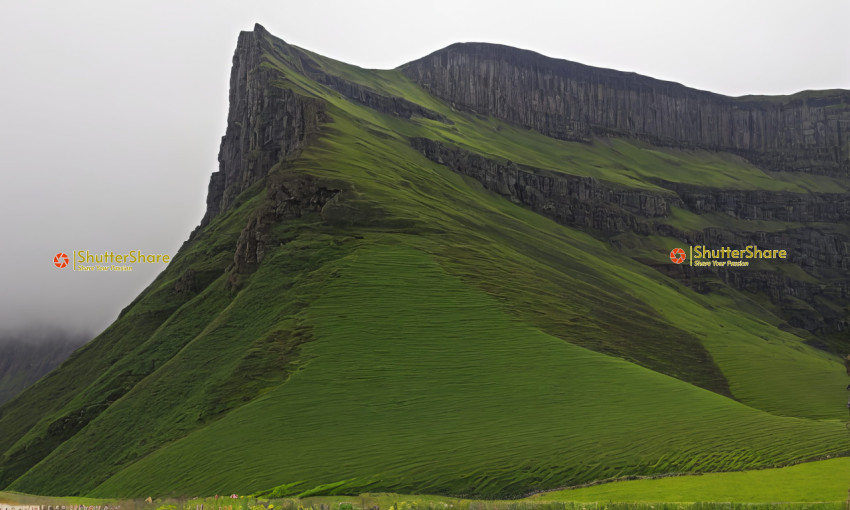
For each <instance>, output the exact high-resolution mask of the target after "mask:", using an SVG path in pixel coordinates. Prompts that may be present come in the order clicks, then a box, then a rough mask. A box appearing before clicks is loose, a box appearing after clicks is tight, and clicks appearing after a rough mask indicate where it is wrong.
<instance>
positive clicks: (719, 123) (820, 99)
mask: <svg viewBox="0 0 850 510" xmlns="http://www.w3.org/2000/svg"><path fill="white" fill-rule="evenodd" d="M400 69H401V70H402V71H403V72H404V73H405V74H406V75H407V76H409V77H410V78H411V79H413V80H414V81H416V82H417V83H419V84H420V85H421V86H422V87H423V88H425V89H426V90H428V91H429V92H431V93H432V94H434V95H436V96H437V97H440V98H441V99H443V100H445V101H447V102H449V103H450V104H451V105H452V106H453V107H455V108H460V109H463V110H469V111H474V112H478V113H482V114H489V115H493V116H495V117H498V118H500V119H503V120H506V121H508V122H512V123H515V124H519V125H522V126H525V127H528V128H531V129H535V130H537V131H540V132H541V133H543V134H546V135H549V136H552V137H555V138H560V139H565V140H588V139H590V138H591V137H593V136H594V135H618V136H630V137H635V138H640V139H644V140H647V141H649V142H652V143H655V144H660V145H666V146H676V147H700V148H707V149H714V150H725V151H730V152H735V153H737V154H740V155H741V156H744V157H746V158H747V159H749V160H750V161H752V162H754V163H756V164H758V165H761V166H763V167H765V168H768V169H770V170H777V171H802V172H810V173H819V174H841V175H846V174H848V173H850V92H847V91H824V92H817V93H811V92H809V93H800V94H795V95H793V96H775V97H763V98H762V97H742V98H731V97H726V96H722V95H718V94H713V93H709V92H704V91H700V90H695V89H691V88H688V87H685V86H683V85H680V84H678V83H672V82H667V81H661V80H656V79H653V78H648V77H646V76H641V75H638V74H634V73H624V72H619V71H613V70H609V69H600V68H595V67H590V66H585V65H582V64H577V63H573V62H568V61H565V60H558V59H552V58H548V57H545V56H543V55H540V54H537V53H534V52H531V51H525V50H519V49H516V48H510V47H507V46H500V45H494V44H480V43H471V44H454V45H452V46H449V47H447V48H445V49H442V50H439V51H437V52H435V53H432V54H431V55H428V56H427V57H424V58H422V59H420V60H416V61H414V62H411V63H409V64H406V65H404V66H402V67H401V68H400Z"/></svg>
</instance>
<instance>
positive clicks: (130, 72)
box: [0, 0, 850, 333]
mask: <svg viewBox="0 0 850 510" xmlns="http://www.w3.org/2000/svg"><path fill="white" fill-rule="evenodd" d="M848 19H850V1H848V0H809V1H806V2H783V1H762V0H758V1H749V0H736V1H718V0H712V1H682V0H675V1H646V2H641V1H638V0H624V1H599V0H595V1H587V0H583V1H580V2H572V1H562V2H556V1H550V2H541V1H531V0H524V1H522V2H499V1H493V0H485V1H475V2H472V1H470V2H464V1H462V0H455V1H435V0H427V1H421V2H400V1H397V0H396V1H385V2H368V1H358V2H353V1H340V2H318V1H317V2H306V1H303V0H302V1H298V2H288V1H280V0H278V1H269V2H265V1H264V2H260V1H239V2H237V1H232V2H225V1H203V2H200V1H199V2H181V1H170V2H156V1H153V0H145V1H139V2H130V1H118V0H111V1H102V2H92V1H74V2H69V1H66V0H57V1H52V2H39V1H33V0H26V1H24V0H20V1H17V2H16V1H11V0H4V1H3V2H2V4H0V69H2V80H0V172H2V173H1V174H0V176H2V180H0V247H2V251H1V252H0V253H2V254H1V255H0V332H2V330H4V329H5V330H9V329H20V328H23V327H27V326H30V325H34V324H35V325H40V326H42V327H49V328H57V327H58V328H66V329H69V330H73V331H90V332H92V333H97V332H99V331H101V330H102V329H103V328H104V327H106V326H107V325H108V324H109V323H110V322H112V321H113V320H114V319H115V317H116V316H117V314H118V312H119V311H120V310H121V309H122V308H123V307H124V306H126V305H127V304H128V303H129V302H130V301H131V300H132V299H133V298H134V297H135V296H136V295H137V294H138V293H139V292H140V291H141V290H142V289H143V288H144V287H145V286H146V285H147V284H148V283H149V282H150V281H151V280H152V279H153V277H154V276H155V275H156V274H157V273H158V272H159V271H161V270H162V268H163V266H161V265H154V266H151V267H148V268H145V267H143V266H139V265H137V266H136V271H134V272H132V273H111V272H110V273H103V274H86V273H79V272H77V273H75V272H72V271H68V270H61V269H57V268H55V267H54V266H53V264H52V258H53V256H54V254H56V253H57V252H60V251H64V252H67V253H68V254H69V255H70V252H71V251H72V250H75V249H88V250H91V251H97V252H102V251H104V250H111V251H115V252H126V251H129V250H133V249H138V250H142V251H144V252H147V253H166V254H174V253H176V251H177V249H178V248H179V247H180V244H181V243H182V242H183V241H184V240H185V239H186V238H187V236H188V235H189V233H190V232H191V230H192V229H193V228H194V227H195V226H196V225H197V224H198V222H199V221H200V219H201V217H202V215H203V212H204V204H205V196H206V187H207V183H208V180H209V176H210V174H211V173H212V172H213V171H214V170H215V169H216V168H217V154H218V144H219V141H220V138H221V135H222V134H223V133H224V128H225V119H226V114H227V94H228V77H229V72H230V64H231V58H232V56H233V50H234V48H235V46H236V38H237V35H238V33H239V31H240V30H250V29H251V28H252V27H253V25H254V23H255V22H259V23H261V24H262V25H263V26H265V27H266V28H267V29H268V30H269V31H270V32H271V33H272V34H274V35H276V36H278V37H280V38H282V39H284V40H286V41H287V42H289V43H292V44H296V45H298V46H301V47H304V48H307V49H310V50H313V51H316V52H318V53H321V54H324V55H327V56H329V57H333V58H336V59H339V60H343V61H346V62H349V63H353V64H357V65H360V66H362V67H371V68H392V67H396V66H398V65H401V64H403V63H405V62H407V61H410V60H413V59H416V58H418V57H421V56H424V55H426V54H428V53H430V52H432V51H434V50H437V49H439V48H442V47H444V46H447V45H448V44H451V43H453V42H460V41H486V42H495V43H502V44H507V45H512V46H517V47H521V48H527V49H531V50H534V51H537V52H540V53H543V54H545V55H549V56H552V57H558V58H564V59H568V60H574V61H578V62H582V63H585V64H589V65H594V66H601V67H611V68H615V69H620V70H624V71H635V72H638V73H641V74H646V75H650V76H653V77H656V78H661V79H666V80H673V81H677V82H680V83H683V84H685V85H688V86H692V87H697V88H701V89H706V90H711V91H714V92H719V93H723V94H728V95H743V94H785V93H793V92H796V91H799V90H803V89H813V88H814V89H825V88H850V49H848V48H850V45H848V44H847V43H846V41H845V39H846V33H847V30H846V23H847V20H848Z"/></svg>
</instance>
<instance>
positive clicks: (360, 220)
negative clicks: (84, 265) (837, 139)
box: [0, 54, 850, 496]
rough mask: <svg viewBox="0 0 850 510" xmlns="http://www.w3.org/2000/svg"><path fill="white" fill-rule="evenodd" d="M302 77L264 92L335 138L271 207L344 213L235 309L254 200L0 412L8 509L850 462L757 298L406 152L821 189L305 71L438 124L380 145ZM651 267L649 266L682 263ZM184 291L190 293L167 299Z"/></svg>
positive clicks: (0, 477) (368, 113) (391, 81)
mask: <svg viewBox="0 0 850 510" xmlns="http://www.w3.org/2000/svg"><path fill="white" fill-rule="evenodd" d="M291 58H292V57H291V55H289V56H287V55H283V54H281V55H277V56H275V57H274V58H272V59H270V60H269V61H268V62H267V63H265V64H264V65H266V66H270V67H273V68H278V69H279V70H281V71H282V72H283V74H284V75H285V79H283V80H281V82H280V84H281V86H286V87H292V88H293V89H294V90H296V91H297V92H298V93H300V94H305V95H313V96H316V97H320V98H322V99H323V100H325V101H326V102H327V104H328V108H327V110H328V113H329V115H330V117H331V118H332V121H331V122H329V123H328V124H326V125H324V126H323V127H322V134H321V137H320V139H319V140H318V141H317V142H316V143H315V144H314V145H312V146H310V147H308V148H307V149H306V150H305V151H304V153H303V154H302V155H301V157H300V159H298V160H297V161H295V162H293V163H291V164H288V165H286V166H285V167H277V168H276V169H275V170H274V171H273V175H272V177H271V179H279V178H287V176H291V175H297V174H310V175H313V176H316V177H318V178H320V179H322V180H324V182H333V183H336V184H337V185H339V186H340V187H341V188H342V189H344V191H343V192H342V193H341V194H340V195H339V197H338V198H339V199H338V200H336V201H335V202H334V203H333V204H329V206H326V208H325V209H324V210H323V211H322V213H321V214H308V215H305V216H304V217H302V218H300V219H298V220H291V221H287V222H283V223H280V224H277V225H276V226H275V227H274V229H273V230H272V232H270V234H269V236H270V237H269V242H268V243H267V250H266V258H265V259H264V260H263V262H262V263H261V264H260V265H259V267H258V268H257V271H256V272H255V273H253V274H244V275H239V279H240V280H241V287H240V288H239V289H238V290H237V289H234V288H233V287H232V286H231V285H229V284H228V282H229V281H230V280H229V278H230V277H231V276H232V275H230V274H228V273H227V272H226V269H227V267H228V265H229V264H230V263H231V261H232V260H233V252H234V249H235V245H236V240H237V238H238V237H239V233H240V231H241V230H242V228H243V227H245V225H246V224H247V223H248V221H249V219H250V218H252V217H254V216H255V215H256V213H257V211H258V210H259V208H260V207H262V206H264V204H265V203H266V201H267V198H266V192H265V188H264V186H265V185H266V183H265V182H259V183H257V185H255V186H254V187H253V188H251V189H249V190H248V191H246V192H245V193H243V195H242V196H241V197H240V199H239V200H238V201H237V204H236V205H235V206H234V207H233V208H232V209H231V210H230V211H228V212H227V213H226V214H223V215H221V216H219V217H217V218H215V219H214V220H213V222H212V223H210V225H208V226H207V227H206V228H205V229H203V230H201V231H200V232H199V233H198V234H197V235H196V236H195V237H194V238H193V239H192V240H191V241H190V242H189V243H187V244H186V245H185V246H184V248H183V249H181V252H180V253H179V254H178V256H177V257H175V259H174V262H173V263H172V264H170V265H169V267H168V268H167V269H166V270H165V271H164V272H163V273H162V274H161V275H160V276H159V277H158V278H157V280H156V281H154V282H153V283H152V285H151V287H149V288H148V289H147V290H146V291H145V292H144V293H143V294H142V295H141V296H140V297H139V298H138V299H137V300H136V301H135V302H134V303H133V304H132V305H131V306H130V307H128V309H127V310H126V312H125V313H124V314H123V315H122V317H121V318H120V319H119V320H118V321H117V322H116V323H115V324H114V325H113V326H111V327H110V329H108V330H107V331H106V332H104V334H103V335H101V337H99V338H98V339H96V340H95V341H93V342H92V343H91V344H90V345H89V346H88V347H86V349H85V350H83V351H81V352H79V353H78V354H77V355H75V357H73V358H72V359H71V360H70V361H69V362H68V363H66V366H65V367H63V369H62V370H60V371H58V372H55V373H54V375H52V376H50V377H48V378H46V379H44V380H43V381H41V382H40V383H39V384H37V385H36V386H35V387H34V388H32V389H31V390H29V391H28V392H26V393H25V394H24V395H22V397H21V398H19V399H18V400H16V401H15V402H13V403H11V404H10V405H8V406H5V407H3V408H2V411H0V429H2V430H3V432H4V434H0V453H1V454H2V458H0V486H3V487H6V486H8V487H9V488H11V489H14V490H20V491H24V492H33V493H43V494H63V495H72V494H95V495H104V496H129V495H135V496H148V495H150V494H151V493H153V494H164V493H176V494H184V495H185V494H189V493H194V494H197V493H204V492H207V493H223V492H231V491H235V490H238V491H240V492H244V491H259V490H266V489H271V488H273V487H277V486H281V485H287V484H289V486H288V488H281V489H279V490H278V493H279V495H283V494H289V493H291V494H301V493H303V492H304V491H308V493H311V492H310V491H312V493H346V492H357V491H362V490H390V489H391V490H396V491H410V492H423V491H433V492H440V493H453V494H467V495H477V496H508V495H510V496H516V495H521V494H525V493H528V492H529V491H531V490H536V489H550V488H555V487H562V486H566V485H571V484H575V483H582V482H586V481H592V480H597V479H605V478H609V477H615V476H624V475H629V474H644V475H646V474H658V473H667V472H679V471H685V472H693V471H711V470H730V469H744V468H751V467H765V466H773V465H781V464H784V463H788V462H794V461H802V460H809V459H812V458H815V457H818V456H822V455H827V454H831V455H834V454H844V453H848V452H850V441H848V438H847V435H846V430H845V429H844V426H843V424H842V423H840V421H839V420H840V419H841V418H843V417H844V415H845V414H846V410H845V409H844V407H843V401H844V399H845V398H846V396H845V394H844V393H845V392H844V390H843V387H844V385H845V384H846V383H845V381H844V380H845V376H844V372H843V369H842V366H841V364H840V363H839V361H838V360H837V358H835V357H834V356H830V355H828V354H825V353H823V352H820V351H817V350H816V349H813V348H811V347H809V346H807V345H805V344H804V343H803V340H802V339H801V338H799V337H796V336H794V335H792V334H790V333H788V332H783V331H781V330H780V329H779V328H778V327H777V325H778V324H779V323H780V322H781V321H779V320H777V319H776V318H775V317H773V316H771V314H770V312H769V310H758V311H757V313H755V312H753V310H755V308H756V307H754V306H753V302H752V301H751V299H750V297H749V296H744V295H742V294H741V293H738V292H735V291H732V290H729V291H727V292H722V293H711V294H705V295H702V294H697V293H695V292H693V291H691V290H689V289H688V288H686V287H684V286H682V285H680V284H679V283H677V282H675V281H673V280H671V279H669V278H667V277H665V276H663V275H662V274H661V273H659V272H658V271H655V270H654V269H651V268H650V267H648V266H646V265H643V264H641V263H639V262H637V261H636V260H634V259H633V258H632V255H633V254H630V253H624V252H622V251H620V250H618V249H617V248H616V247H615V246H614V245H613V244H612V243H609V242H606V241H605V240H599V239H596V238H594V237H592V236H591V235H589V234H587V233H584V232H580V231H577V230H575V229H570V228H567V227H564V226H561V225H558V224H556V223H554V222H552V221H550V220H548V219H546V218H544V217H542V216H539V215H537V214H534V213H532V212H530V211H529V210H527V209H523V208H522V207H519V206H517V205H515V204H513V203H511V202H508V201H506V200H504V199H502V198H500V197H497V196H495V195H493V194H490V193H488V192H486V191H484V190H483V188H482V187H481V186H480V185H479V184H478V183H476V182H474V181H472V180H470V179H468V178H464V177H462V176H460V175H458V174H456V173H453V172H452V171H450V170H448V169H447V168H446V167H444V166H442V165H438V164H435V163H433V162H431V161H429V160H427V159H425V158H424V157H423V156H421V155H420V154H419V153H418V152H416V151H415V150H413V149H412V148H411V147H410V145H409V143H408V141H407V137H409V136H428V137H432V138H435V139H441V140H445V141H448V142H451V143H453V144H455V145H458V146H462V147H465V148H467V149H469V150H473V151H476V152H479V153H482V154H487V155H494V156H497V157H504V158H508V159H512V160H514V161H518V162H524V163H528V164H532V165H536V166H540V167H544V168H549V169H551V170H554V171H563V172H568V173H576V174H579V175H596V176H598V177H600V178H604V179H608V180H610V181H611V182H615V183H619V184H620V185H633V186H637V187H654V186H655V185H654V184H653V183H652V182H651V181H650V180H648V179H651V178H655V177H662V178H664V179H667V180H676V181H679V182H693V183H703V184H710V185H717V186H725V185H729V186H732V185H733V184H734V186H735V187H745V188H764V189H790V190H799V189H802V188H803V187H809V188H811V187H815V188H816V187H818V186H828V185H830V183H827V182H826V181H822V180H818V179H815V178H806V179H805V180H795V179H794V178H790V177H786V178H783V179H778V178H775V176H772V175H768V174H766V173H764V172H762V171H760V170H758V169H756V168H754V167H752V166H750V165H747V164H746V163H745V162H743V161H741V160H739V159H738V158H735V157H733V156H728V155H717V154H710V153H704V152H695V153H691V152H682V151H679V152H676V151H662V150H659V149H653V148H651V147H646V146H642V145H640V144H637V143H634V142H630V141H625V140H605V141H597V142H596V143H594V144H590V145H584V144H573V143H568V142H561V141H555V140H552V139H549V138H546V137H544V136H542V135H539V134H537V133H533V132H530V131H525V130H521V129H517V128H514V127H511V126H508V125H505V124H503V123H499V122H497V121H494V120H493V119H486V118H481V117H477V116H474V115H469V114H463V113H458V112H454V111H452V110H451V108H449V107H447V106H446V105H443V104H441V103H440V102H438V101H436V100H435V99H433V98H430V97H429V96H427V94H425V92H424V91H422V90H421V89H419V88H417V87H416V86H415V85H414V84H412V83H410V82H409V81H407V79H406V78H404V76H403V75H402V74H401V73H399V72H397V71H381V72H377V71H374V72H373V71H365V70H361V69H357V68H353V67H351V66H346V65H344V64H341V63H336V62H333V61H330V60H328V59H318V60H319V62H320V64H321V65H322V66H325V67H326V71H328V72H332V73H335V74H338V75H341V76H345V77H346V78H347V79H350V80H352V81H357V82H359V83H361V84H366V85H368V86H370V87H372V88H374V89H375V90H378V91H382V92H384V93H387V94H395V95H404V96H405V97H406V98H407V99H409V100H413V101H418V102H420V103H421V104H423V105H424V106H426V107H428V108H431V109H434V110H436V111H439V112H440V113H441V114H443V115H445V116H446V117H447V118H449V119H450V120H451V122H452V123H441V122H437V121H431V120H425V119H420V118H417V117H414V118H412V119H402V118H398V117H393V116H390V115H385V114H381V113H378V112H377V111H374V110H371V109H369V108H366V107H365V106H362V105H359V104H356V103H352V102H350V101H348V100H346V99H344V98H342V97H340V95H339V94H338V93H336V92H335V91H332V90H329V89H328V88H326V87H324V86H323V85H320V84H318V83H316V82H314V81H312V80H310V79H309V78H307V77H305V76H302V75H300V74H299V73H298V72H296V70H295V69H294V68H291V67H289V65H290V64H288V63H287V62H289V61H290V59H291ZM801 179H802V178H801ZM804 181H805V182H804ZM687 220H688V221H691V222H693V221H694V219H693V218H689V219H687ZM698 220H699V221H710V219H707V218H699V219H698ZM643 241H644V244H642V247H641V249H642V255H644V256H648V257H658V259H659V260H664V258H665V257H666V256H667V252H669V250H670V248H671V243H673V242H675V241H673V240H671V239H665V238H647V239H644V240H643ZM190 270H191V271H190ZM187 275H194V276H193V278H194V279H195V282H196V290H194V291H192V292H189V293H181V292H177V291H176V290H175V283H177V282H179V281H181V279H183V278H185V277H187ZM89 366H91V367H94V370H93V371H92V372H90V371H88V368H87V367H89ZM788 374H793V377H789V376H788ZM39 402H47V403H48V404H47V405H45V406H43V407H38V406H37V405H36V403H39ZM86 410H90V411H86ZM81 411H83V412H82V414H80V413H81ZM87 412H88V413H89V414H86V413H87ZM75 416H83V418H84V419H82V420H78V421H74V420H73V419H70V418H69V417H75ZM57 424H58V425H57ZM7 433H8V434H7ZM81 466H83V467H84V469H82V470H81V469H80V467H81Z"/></svg>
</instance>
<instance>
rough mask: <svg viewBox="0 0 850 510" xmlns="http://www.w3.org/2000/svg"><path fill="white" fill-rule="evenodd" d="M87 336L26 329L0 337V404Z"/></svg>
mask: <svg viewBox="0 0 850 510" xmlns="http://www.w3.org/2000/svg"><path fill="white" fill-rule="evenodd" d="M87 340H89V337H83V336H80V335H68V334H65V333H48V334H45V333H43V332H25V333H22V334H14V335H7V336H6V337H3V338H0V405H2V404H4V403H6V402H8V401H9V400H12V398H14V397H15V396H16V395H17V394H18V393H20V392H22V391H23V390H24V389H26V388H27V387H28V386H30V385H31V384H32V383H34V382H36V381H37V380H39V379H41V377H42V376H43V375H45V374H47V373H48V372H50V371H51V370H53V369H54V368H56V367H58V366H59V364H60V363H62V362H63V361H65V360H66V359H67V358H68V356H70V355H71V353H72V352H74V350H75V349H77V348H78V347H80V346H81V345H83V344H84V343H85V342H86V341H87Z"/></svg>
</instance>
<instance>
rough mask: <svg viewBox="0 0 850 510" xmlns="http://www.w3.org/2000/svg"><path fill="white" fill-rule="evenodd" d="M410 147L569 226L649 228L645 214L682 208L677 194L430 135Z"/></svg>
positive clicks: (624, 229)
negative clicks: (489, 154)
mask: <svg viewBox="0 0 850 510" xmlns="http://www.w3.org/2000/svg"><path fill="white" fill-rule="evenodd" d="M410 143H411V145H412V146H413V147H414V148H415V149H417V150H418V151H420V152H422V154H423V155H425V157H427V158H428V159H430V160H432V161H435V162H437V163H440V164H442V165H446V166H447V167H449V168H451V169H452V170H454V171H456V172H458V173H461V174H464V175H467V176H469V177H472V178H473V179H475V180H477V181H478V182H480V183H481V184H482V185H483V186H484V187H485V188H486V189H488V190H490V191H493V192H495V193H498V194H500V195H502V196H503V197H505V198H508V199H510V200H511V201H513V202H515V203H518V204H522V205H525V206H527V207H529V208H530V209H531V210H533V211H535V212H538V213H540V214H543V215H544V216H548V217H549V218H552V219H554V220H555V221H557V222H559V223H562V224H565V225H576V226H581V227H586V228H591V229H594V230H599V231H602V232H605V233H618V232H627V231H644V232H646V231H647V228H648V224H647V223H645V222H643V221H641V218H644V219H645V218H654V217H662V216H667V215H669V214H670V207H671V206H681V205H682V204H681V200H679V198H678V197H676V196H675V195H674V194H672V193H671V194H669V195H663V194H660V193H654V192H651V191H648V190H638V189H634V188H619V187H615V186H613V185H611V184H608V183H605V182H603V181H600V180H598V179H595V178H593V177H577V176H572V175H567V174H560V173H555V172H549V171H546V170H543V169H539V168H534V167H530V166H526V165H520V164H517V163H513V162H511V161H506V162H501V161H496V160H494V159H489V158H485V157H484V156H480V155H478V154H474V153H471V152H468V151H465V150H462V149H457V148H452V147H449V146H447V145H445V144H442V143H440V142H436V141H433V140H429V139H427V138H413V139H411V141H410Z"/></svg>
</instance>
